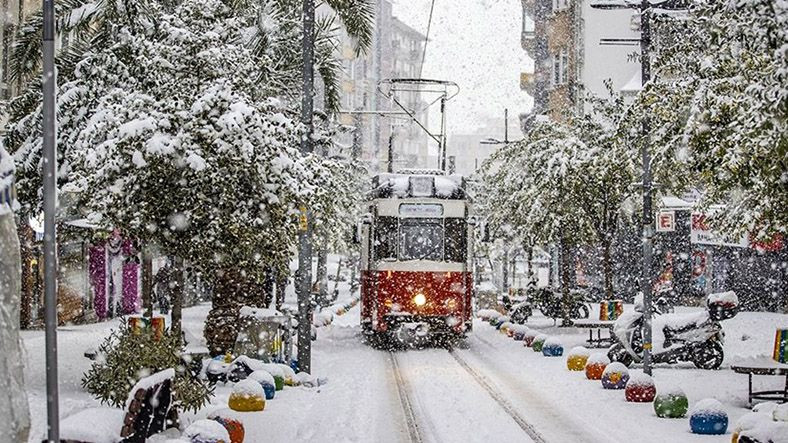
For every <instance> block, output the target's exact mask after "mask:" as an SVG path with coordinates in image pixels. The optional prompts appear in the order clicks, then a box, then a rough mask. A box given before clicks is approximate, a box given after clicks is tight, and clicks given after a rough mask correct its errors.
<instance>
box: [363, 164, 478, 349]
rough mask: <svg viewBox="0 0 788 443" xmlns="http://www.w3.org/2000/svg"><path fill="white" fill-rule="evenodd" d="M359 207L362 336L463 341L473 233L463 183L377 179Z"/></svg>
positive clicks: (437, 177) (415, 177)
mask: <svg viewBox="0 0 788 443" xmlns="http://www.w3.org/2000/svg"><path fill="white" fill-rule="evenodd" d="M365 205H366V208H367V210H368V212H367V214H365V216H364V218H363V219H362V222H361V223H360V225H359V239H360V241H361V303H362V304H361V325H362V328H363V330H364V333H365V334H367V335H368V336H371V337H374V338H383V337H385V336H387V335H393V334H408V335H412V336H413V337H415V338H418V337H429V338H435V337H440V338H457V337H462V336H464V335H465V333H467V332H468V331H470V329H471V325H472V321H471V320H472V319H471V313H472V306H471V299H472V292H473V277H472V272H471V270H472V269H473V263H472V260H473V253H472V248H473V241H472V236H473V233H474V229H473V226H472V225H473V223H472V221H471V220H472V219H471V217H470V212H471V205H470V202H469V200H468V198H467V195H466V191H465V181H464V180H463V178H462V177H460V176H450V175H443V173H442V172H441V173H439V172H435V173H430V172H428V171H427V172H425V171H421V173H412V174H410V173H399V174H380V175H378V176H376V177H375V178H374V179H373V190H372V191H371V192H370V200H369V201H368V202H367V203H365ZM400 338H402V336H401V335H400Z"/></svg>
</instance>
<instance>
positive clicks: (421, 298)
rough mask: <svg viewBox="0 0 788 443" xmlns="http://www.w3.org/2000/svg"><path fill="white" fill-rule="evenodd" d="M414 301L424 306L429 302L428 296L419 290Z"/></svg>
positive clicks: (417, 304)
mask: <svg viewBox="0 0 788 443" xmlns="http://www.w3.org/2000/svg"><path fill="white" fill-rule="evenodd" d="M413 303H414V304H415V305H416V306H424V305H426V304H427V297H426V296H425V295H424V294H422V293H421V292H419V293H418V294H416V295H414V296H413Z"/></svg>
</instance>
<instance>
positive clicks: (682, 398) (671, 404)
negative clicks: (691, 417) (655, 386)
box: [654, 388, 689, 418]
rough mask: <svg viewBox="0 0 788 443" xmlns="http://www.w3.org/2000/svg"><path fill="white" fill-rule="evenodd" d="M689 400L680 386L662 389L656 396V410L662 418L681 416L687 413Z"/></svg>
mask: <svg viewBox="0 0 788 443" xmlns="http://www.w3.org/2000/svg"><path fill="white" fill-rule="evenodd" d="M687 409H689V400H687V396H686V395H685V394H684V391H682V390H681V389H678V388H673V389H669V390H664V391H663V390H660V391H659V392H658V393H657V395H656V397H654V412H655V413H656V414H657V417H661V418H681V417H684V416H685V415H687Z"/></svg>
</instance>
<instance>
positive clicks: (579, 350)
mask: <svg viewBox="0 0 788 443" xmlns="http://www.w3.org/2000/svg"><path fill="white" fill-rule="evenodd" d="M590 355H591V351H589V350H588V349H586V348H585V347H583V346H575V347H574V348H572V349H570V350H569V354H567V356H568V357H589V356H590Z"/></svg>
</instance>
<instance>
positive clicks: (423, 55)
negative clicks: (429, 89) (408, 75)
mask: <svg viewBox="0 0 788 443" xmlns="http://www.w3.org/2000/svg"><path fill="white" fill-rule="evenodd" d="M434 10H435V0H432V4H431V5H430V18H429V19H428V20H427V35H426V36H425V37H424V50H423V51H422V52H421V65H419V79H421V73H422V71H424V60H425V59H426V58H427V43H429V42H430V28H431V27H432V12H433V11H434Z"/></svg>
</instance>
